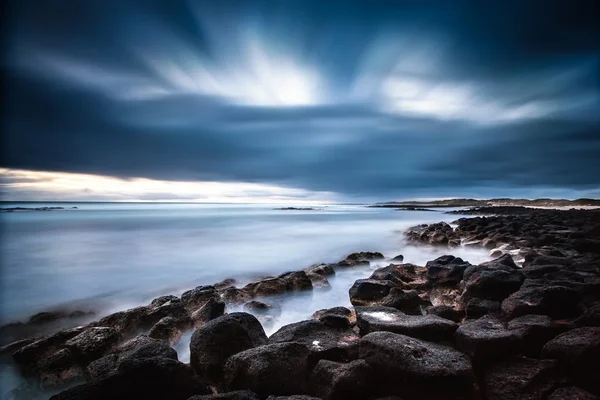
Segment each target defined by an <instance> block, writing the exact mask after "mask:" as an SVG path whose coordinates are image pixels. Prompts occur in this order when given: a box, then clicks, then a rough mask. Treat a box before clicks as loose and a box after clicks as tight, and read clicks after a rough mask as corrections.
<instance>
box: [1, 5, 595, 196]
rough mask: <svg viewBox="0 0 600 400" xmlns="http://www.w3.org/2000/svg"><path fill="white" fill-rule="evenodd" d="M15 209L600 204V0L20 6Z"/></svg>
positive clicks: (4, 176)
mask: <svg viewBox="0 0 600 400" xmlns="http://www.w3.org/2000/svg"><path fill="white" fill-rule="evenodd" d="M5 5H6V6H7V12H5V13H4V15H5V21H3V22H4V23H3V26H4V34H5V35H4V39H5V40H4V45H5V46H4V53H5V54H4V57H3V58H2V74H3V77H4V83H5V85H4V86H5V88H4V94H5V113H4V117H3V124H4V125H3V129H2V157H1V159H0V161H1V163H0V188H1V196H2V199H3V200H102V201H107V200H147V201H150V200H169V201H174V200H185V201H233V202H283V203H285V202H296V203H304V202H354V201H386V200H398V199H411V198H443V197H480V198H483V197H529V198H533V197H561V198H577V197H600V161H599V160H600V157H599V156H598V155H599V154H600V82H599V79H600V72H599V71H600V47H599V46H600V45H599V42H598V40H597V37H600V23H599V21H598V15H600V13H599V12H598V11H599V10H598V7H599V6H598V4H597V2H596V1H594V0H571V1H562V0H545V1H534V0H506V1H480V0H478V1H475V0H473V1H471V0H469V1H467V0H454V1H447V0H421V1H416V0H415V1H409V0H406V1H402V0H396V1H391V0H390V1H385V0H364V1H353V0H343V1H341V0H340V1H338V0H318V1H317V0H302V1H299V0H298V1H297V0H286V1H281V0H262V1H258V0H237V1H232V0H219V1H192V0H190V1H182V0H173V1H162V0H119V1H117V0H114V1H113V0H109V1H106V0H103V1H100V0H86V1H79V0H9V1H7V2H5Z"/></svg>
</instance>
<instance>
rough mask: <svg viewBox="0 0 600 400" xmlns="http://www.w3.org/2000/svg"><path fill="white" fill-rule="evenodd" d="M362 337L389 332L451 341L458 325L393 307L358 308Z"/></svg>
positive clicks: (358, 320)
mask: <svg viewBox="0 0 600 400" xmlns="http://www.w3.org/2000/svg"><path fill="white" fill-rule="evenodd" d="M355 310H356V321H357V325H358V327H359V329H360V334H361V335H366V334H368V333H371V332H377V331H387V332H394V333H399V334H403V335H407V336H411V337H415V338H419V339H423V340H431V341H444V340H450V339H451V338H452V335H453V334H454V331H455V330H456V329H457V327H458V325H457V324H456V323H454V322H452V321H450V320H448V319H445V318H441V317H438V316H436V315H421V316H416V315H406V314H404V313H403V312H401V311H398V310H396V309H395V308H391V307H380V306H377V307H356V309H355Z"/></svg>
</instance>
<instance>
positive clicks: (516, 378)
mask: <svg viewBox="0 0 600 400" xmlns="http://www.w3.org/2000/svg"><path fill="white" fill-rule="evenodd" d="M564 382H565V378H564V377H562V375H561V371H560V369H559V367H558V363H557V362H556V361H554V360H534V359H530V358H518V359H515V360H510V361H506V362H501V363H497V364H493V365H491V366H489V367H487V368H486V369H485V371H484V378H483V384H482V389H483V392H484V393H485V398H486V399H487V400H521V399H544V398H546V397H547V396H548V395H549V394H550V393H552V391H553V390H554V389H555V388H556V387H557V386H559V385H562V384H564Z"/></svg>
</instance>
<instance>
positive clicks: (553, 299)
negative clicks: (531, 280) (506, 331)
mask: <svg viewBox="0 0 600 400" xmlns="http://www.w3.org/2000/svg"><path fill="white" fill-rule="evenodd" d="M580 301H581V297H580V295H579V293H577V291H576V290H574V289H572V288H569V287H566V286H559V285H550V286H547V285H533V286H526V287H525V286H524V287H523V288H521V289H520V290H519V291H517V292H515V293H513V294H511V295H510V296H509V297H507V298H506V299H505V300H504V301H503V302H502V311H503V312H504V313H505V314H506V315H507V316H508V317H509V318H511V319H512V318H516V317H519V316H521V315H527V314H543V315H548V316H549V317H551V318H555V319H559V318H568V317H574V316H577V315H580V314H581V313H582V311H583V310H582V308H581V305H580Z"/></svg>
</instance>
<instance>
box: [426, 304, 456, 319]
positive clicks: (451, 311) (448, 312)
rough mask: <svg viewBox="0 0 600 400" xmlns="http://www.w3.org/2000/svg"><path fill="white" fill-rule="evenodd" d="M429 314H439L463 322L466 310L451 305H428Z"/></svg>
mask: <svg viewBox="0 0 600 400" xmlns="http://www.w3.org/2000/svg"><path fill="white" fill-rule="evenodd" d="M427 314H431V315H437V316H438V317H442V318H445V319H448V320H450V321H454V322H461V321H462V319H463V318H464V317H465V311H464V310H457V309H455V308H453V307H450V306H431V307H427Z"/></svg>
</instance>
